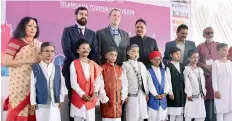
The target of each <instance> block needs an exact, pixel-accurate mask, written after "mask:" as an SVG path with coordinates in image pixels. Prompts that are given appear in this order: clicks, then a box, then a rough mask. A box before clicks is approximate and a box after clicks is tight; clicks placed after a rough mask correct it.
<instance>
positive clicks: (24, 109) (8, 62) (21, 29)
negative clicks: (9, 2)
mask: <svg viewBox="0 0 232 121" xmlns="http://www.w3.org/2000/svg"><path fill="white" fill-rule="evenodd" d="M38 35H39V26H38V23H37V20H36V19H35V18H32V17H24V18H23V19H22V20H21V21H20V22H19V24H18V26H17V28H16V30H15V32H14V35H13V37H12V39H11V40H10V41H9V44H8V46H7V49H6V52H5V55H4V62H3V64H4V66H8V67H9V77H10V80H9V97H8V98H7V100H6V102H5V104H8V105H7V107H8V114H7V119H6V120H7V121H35V120H36V119H35V110H34V109H32V107H31V106H30V96H29V95H30V92H29V90H30V87H29V85H30V79H31V71H32V69H31V65H32V64H33V63H38V62H39V61H40V59H39V51H40V45H41V42H40V41H38V40H37V39H36V38H37V37H38Z"/></svg>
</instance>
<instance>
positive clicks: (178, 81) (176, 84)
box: [167, 63, 186, 107]
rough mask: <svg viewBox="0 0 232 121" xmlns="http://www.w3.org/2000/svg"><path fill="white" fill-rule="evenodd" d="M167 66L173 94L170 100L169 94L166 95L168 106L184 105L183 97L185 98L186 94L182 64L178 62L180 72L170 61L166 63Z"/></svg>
mask: <svg viewBox="0 0 232 121" xmlns="http://www.w3.org/2000/svg"><path fill="white" fill-rule="evenodd" d="M167 68H169V69H170V74H171V82H172V91H173V94H174V100H171V99H170V98H169V95H167V104H168V107H184V105H185V99H186V95H185V92H184V88H185V85H184V75H183V71H184V66H183V65H182V64H181V63H180V71H181V72H179V71H178V70H177V69H176V67H175V66H174V65H173V64H172V63H169V64H168V65H167Z"/></svg>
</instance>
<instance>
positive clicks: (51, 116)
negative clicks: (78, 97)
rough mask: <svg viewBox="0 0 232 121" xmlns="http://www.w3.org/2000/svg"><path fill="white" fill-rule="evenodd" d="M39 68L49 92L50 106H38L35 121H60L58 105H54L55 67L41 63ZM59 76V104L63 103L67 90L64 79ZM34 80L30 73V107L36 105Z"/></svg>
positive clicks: (51, 64)
mask: <svg viewBox="0 0 232 121" xmlns="http://www.w3.org/2000/svg"><path fill="white" fill-rule="evenodd" d="M39 66H40V67H41V69H42V73H44V76H45V77H46V79H47V86H48V91H49V94H48V95H49V100H50V104H47V105H43V104H38V110H36V120H37V121H61V118H60V110H59V108H58V106H59V104H58V103H55V96H54V90H53V88H54V87H53V83H54V82H53V80H54V76H55V65H54V64H53V63H50V64H46V63H44V62H43V61H41V62H40V63H39ZM60 74H61V90H60V102H64V98H65V94H67V89H66V87H65V82H64V77H63V75H62V73H61V72H60ZM36 81H37V80H36V78H34V74H33V72H32V75H31V84H30V87H31V88H30V92H31V93H30V102H31V105H36V104H37V103H36V88H35V84H36Z"/></svg>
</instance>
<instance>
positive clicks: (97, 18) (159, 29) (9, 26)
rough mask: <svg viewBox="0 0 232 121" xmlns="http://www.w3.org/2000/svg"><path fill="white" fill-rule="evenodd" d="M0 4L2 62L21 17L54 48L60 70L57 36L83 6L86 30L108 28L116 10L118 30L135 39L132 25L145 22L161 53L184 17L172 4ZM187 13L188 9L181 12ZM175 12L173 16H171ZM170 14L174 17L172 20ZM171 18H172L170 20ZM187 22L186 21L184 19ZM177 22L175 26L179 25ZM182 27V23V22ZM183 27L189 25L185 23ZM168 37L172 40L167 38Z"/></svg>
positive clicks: (50, 2) (115, 2)
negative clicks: (33, 21) (34, 24)
mask: <svg viewBox="0 0 232 121" xmlns="http://www.w3.org/2000/svg"><path fill="white" fill-rule="evenodd" d="M1 2H2V15H3V16H2V23H1V30H2V31H1V35H2V38H1V39H2V41H1V42H2V50H1V52H2V54H1V56H2V59H3V53H4V51H5V49H6V46H7V44H8V42H9V40H10V38H11V37H12V33H13V30H14V29H15V28H16V26H17V24H18V23H19V21H20V19H22V18H23V17H25V16H32V17H35V18H37V20H38V24H39V27H40V36H39V38H38V39H39V40H40V41H42V42H44V41H51V42H53V43H54V44H55V46H56V57H55V58H54V62H55V63H56V64H59V65H61V66H62V64H63V60H64V56H63V52H62V48H61V36H62V33H63V30H64V27H67V26H71V25H74V24H75V23H76V20H75V15H74V12H75V9H76V8H77V7H79V6H85V7H87V8H88V10H89V15H88V23H87V27H88V28H90V29H92V30H94V31H97V30H99V29H102V28H105V27H107V26H108V25H109V19H108V13H109V11H110V10H111V9H112V8H118V9H119V10H120V12H121V22H120V28H121V29H123V30H125V31H127V32H128V33H129V35H130V36H134V35H135V21H136V20H137V19H139V18H143V19H144V20H146V21H147V24H148V25H147V35H148V36H150V37H153V38H155V39H156V40H157V43H158V47H159V49H160V51H161V52H163V50H164V46H165V43H166V42H167V41H170V40H171V39H173V37H174V34H173V28H175V26H177V24H178V23H176V22H174V19H175V21H176V20H178V19H181V20H182V19H183V16H181V15H184V16H185V15H186V14H185V13H177V12H175V11H174V10H175V9H173V5H172V3H173V2H170V1H167V3H168V4H170V6H169V7H167V6H158V5H149V4H141V3H136V2H129V1H123V0H118V1H113V0H111V1H106V0H105V1H104V0H102V1H91V2H89V1H88V2H86V1H1ZM185 11H188V9H186V10H184V12H185ZM174 12H175V13H174ZM174 14H175V15H176V16H174ZM174 17H175V18H174ZM184 19H185V20H186V19H189V17H184ZM181 23H182V22H180V23H179V24H181ZM184 23H186V22H184ZM173 24H175V25H173ZM186 24H189V22H187V23H186ZM171 36H172V37H171ZM1 75H2V76H8V69H7V68H6V67H3V66H2V69H1Z"/></svg>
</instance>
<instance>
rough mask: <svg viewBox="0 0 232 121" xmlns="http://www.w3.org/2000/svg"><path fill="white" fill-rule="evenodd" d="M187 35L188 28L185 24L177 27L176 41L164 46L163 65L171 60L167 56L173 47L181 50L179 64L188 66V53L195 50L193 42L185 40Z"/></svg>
mask: <svg viewBox="0 0 232 121" xmlns="http://www.w3.org/2000/svg"><path fill="white" fill-rule="evenodd" d="M187 35H188V26H186V25H185V24H181V25H180V26H178V28H177V31H176V36H177V38H176V40H173V41H170V42H167V43H166V45H165V52H164V58H163V63H164V64H165V65H167V64H168V63H169V62H170V60H171V56H170V55H169V49H170V48H171V47H173V46H174V47H178V48H180V49H181V58H180V63H182V64H184V65H187V64H188V52H189V50H195V49H196V45H195V42H193V41H189V40H186V37H187Z"/></svg>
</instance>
